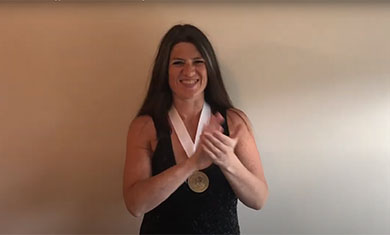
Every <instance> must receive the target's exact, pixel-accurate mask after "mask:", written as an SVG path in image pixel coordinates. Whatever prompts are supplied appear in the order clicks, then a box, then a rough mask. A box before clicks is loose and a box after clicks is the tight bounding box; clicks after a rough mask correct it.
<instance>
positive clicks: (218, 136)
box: [212, 131, 237, 147]
mask: <svg viewBox="0 0 390 235" xmlns="http://www.w3.org/2000/svg"><path fill="white" fill-rule="evenodd" d="M212 135H213V136H214V137H215V138H216V139H218V140H219V141H220V142H222V143H223V144H224V145H227V146H232V147H234V146H235V143H236V142H237V141H236V139H233V138H230V137H229V136H227V135H224V134H223V133H221V132H217V131H214V132H213V134H212Z"/></svg>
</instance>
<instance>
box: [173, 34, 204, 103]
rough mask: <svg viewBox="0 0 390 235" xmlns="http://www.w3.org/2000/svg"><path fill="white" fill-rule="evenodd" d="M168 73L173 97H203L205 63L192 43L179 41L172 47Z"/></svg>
mask: <svg viewBox="0 0 390 235" xmlns="http://www.w3.org/2000/svg"><path fill="white" fill-rule="evenodd" d="M168 74H169V86H170V88H171V90H172V94H173V98H174V99H177V98H179V99H192V98H203V95H204V93H203V91H204V89H205V88H206V85H207V69H206V63H205V60H204V59H203V58H202V55H201V54H200V53H199V51H198V50H197V49H196V47H195V46H194V45H193V44H192V43H188V42H180V43H178V44H176V45H175V46H174V47H173V48H172V51H171V55H170V58H169V69H168Z"/></svg>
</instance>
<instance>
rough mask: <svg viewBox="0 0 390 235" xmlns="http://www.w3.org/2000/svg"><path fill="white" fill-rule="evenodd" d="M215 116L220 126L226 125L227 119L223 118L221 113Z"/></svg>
mask: <svg viewBox="0 0 390 235" xmlns="http://www.w3.org/2000/svg"><path fill="white" fill-rule="evenodd" d="M213 116H214V117H215V119H216V121H217V122H218V123H219V124H220V125H222V124H223V123H224V121H225V119H224V118H223V116H222V115H221V114H220V113H219V112H217V113H216V114H214V115H213Z"/></svg>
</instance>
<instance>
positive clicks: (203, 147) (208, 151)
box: [202, 145, 217, 162]
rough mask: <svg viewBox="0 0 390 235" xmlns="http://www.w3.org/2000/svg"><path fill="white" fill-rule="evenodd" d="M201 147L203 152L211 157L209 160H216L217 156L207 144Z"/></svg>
mask: <svg viewBox="0 0 390 235" xmlns="http://www.w3.org/2000/svg"><path fill="white" fill-rule="evenodd" d="M202 149H203V152H204V153H206V154H207V156H209V157H210V158H211V160H213V162H215V161H216V160H217V156H216V155H215V153H214V152H213V151H212V150H211V149H210V148H209V147H208V146H207V145H203V146H202Z"/></svg>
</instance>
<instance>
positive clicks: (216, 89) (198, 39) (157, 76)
mask: <svg viewBox="0 0 390 235" xmlns="http://www.w3.org/2000/svg"><path fill="white" fill-rule="evenodd" d="M179 42H189V43H192V44H193V45H194V46H195V47H196V48H197V50H198V51H199V53H200V54H201V55H202V57H203V59H204V60H205V62H206V68H207V78H208V81H207V86H206V88H205V91H204V98H205V101H206V102H207V103H208V104H209V105H210V107H211V110H212V112H213V113H216V112H221V111H223V110H226V109H228V108H233V105H232V102H231V100H230V98H229V95H228V93H227V92H226V89H225V85H224V83H223V81H222V76H221V71H220V69H219V65H218V61H217V58H216V56H215V53H214V49H213V47H212V46H211V43H210V41H209V40H208V39H207V37H206V35H204V34H203V32H202V31H200V30H199V29H198V28H196V27H195V26H193V25H190V24H185V25H175V26H173V27H172V28H171V29H170V30H169V31H168V32H167V33H166V34H165V35H164V37H163V38H162V40H161V42H160V46H159V49H158V52H157V56H156V59H155V61H154V66H153V71H152V78H151V81H150V85H149V89H148V92H147V95H146V97H145V100H144V102H143V104H142V106H141V108H140V110H139V112H138V115H137V116H141V115H149V116H151V117H152V118H153V121H154V124H155V126H156V127H157V126H158V127H159V128H160V130H163V131H164V132H165V133H170V126H169V122H168V111H169V109H170V107H171V105H172V91H171V89H170V87H169V83H168V79H169V75H168V66H169V57H170V54H171V51H172V48H173V47H174V46H175V45H176V44H177V43H179Z"/></svg>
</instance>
